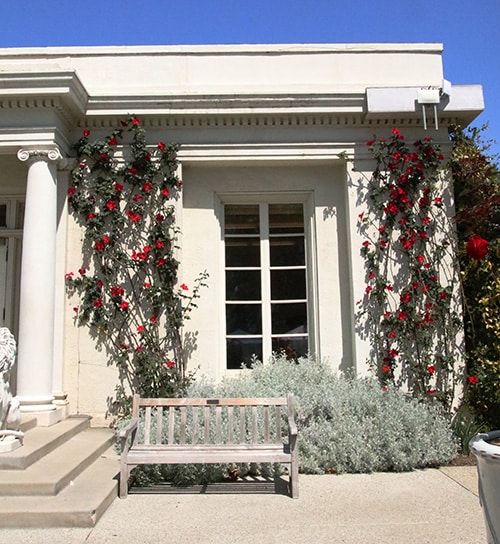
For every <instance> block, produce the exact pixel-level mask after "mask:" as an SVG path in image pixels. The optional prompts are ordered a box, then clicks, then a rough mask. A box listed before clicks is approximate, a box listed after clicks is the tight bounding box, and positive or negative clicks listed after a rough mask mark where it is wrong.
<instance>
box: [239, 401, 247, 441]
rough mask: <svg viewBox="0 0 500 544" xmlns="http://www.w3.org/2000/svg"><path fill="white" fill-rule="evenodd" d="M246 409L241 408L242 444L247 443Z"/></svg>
mask: <svg viewBox="0 0 500 544" xmlns="http://www.w3.org/2000/svg"><path fill="white" fill-rule="evenodd" d="M245 429H246V407H245V406H240V444H241V443H242V442H244V441H245V434H246V433H245Z"/></svg>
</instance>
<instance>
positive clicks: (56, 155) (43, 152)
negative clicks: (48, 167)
mask: <svg viewBox="0 0 500 544" xmlns="http://www.w3.org/2000/svg"><path fill="white" fill-rule="evenodd" d="M17 158H18V159H19V160H20V161H22V162H26V161H28V162H36V161H45V162H55V163H56V164H57V166H58V167H60V168H64V167H65V166H66V162H67V161H66V159H65V158H64V157H63V156H62V154H61V151H60V150H59V148H58V147H54V148H50V149H36V148H35V149H29V148H23V149H20V150H19V151H18V152H17Z"/></svg>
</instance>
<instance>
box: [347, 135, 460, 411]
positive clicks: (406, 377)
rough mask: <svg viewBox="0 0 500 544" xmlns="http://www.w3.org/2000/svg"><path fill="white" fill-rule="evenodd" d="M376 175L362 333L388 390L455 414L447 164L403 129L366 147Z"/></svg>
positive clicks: (363, 223) (363, 220) (368, 198)
mask: <svg viewBox="0 0 500 544" xmlns="http://www.w3.org/2000/svg"><path fill="white" fill-rule="evenodd" d="M367 145H368V146H369V149H370V151H371V153H372V155H373V157H374V159H375V161H376V167H375V169H374V171H373V173H372V175H371V178H370V179H369V180H367V183H362V187H364V188H365V191H364V193H363V194H362V195H360V198H362V199H363V200H364V201H365V202H366V203H367V211H366V212H364V213H362V214H360V216H359V222H358V226H359V230H360V232H361V233H362V234H363V236H364V237H365V239H364V242H363V244H362V247H361V254H362V255H363V257H364V259H365V268H366V287H365V292H364V294H363V298H362V299H361V300H359V301H358V304H359V311H358V315H357V317H358V329H359V331H360V333H361V334H364V335H365V337H366V338H368V339H369V340H370V344H371V346H372V353H371V355H372V359H371V363H372V365H373V369H374V371H375V374H376V375H377V376H378V378H379V380H380V381H381V383H382V384H383V385H388V384H393V385H397V386H402V385H403V386H405V387H406V389H407V390H409V391H411V392H412V393H413V395H414V396H416V397H419V398H428V399H437V400H439V401H440V402H441V403H442V404H443V405H444V406H445V407H446V408H448V409H449V408H450V406H451V403H452V401H453V397H454V394H455V385H456V380H457V376H456V363H457V359H458V358H459V353H460V351H459V346H458V342H457V338H459V336H458V332H459V331H460V328H461V319H460V316H459V315H458V313H457V312H456V310H455V308H456V307H457V305H458V301H457V292H458V286H459V277H458V266H457V262H456V257H455V254H456V248H455V244H454V242H453V236H451V235H452V233H453V228H452V226H451V224H450V222H449V219H448V217H447V212H446V209H445V205H444V202H445V195H444V194H443V191H442V185H443V171H442V163H443V160H444V156H443V155H442V154H441V152H440V150H439V147H438V146H437V145H436V144H434V143H433V142H432V140H431V139H430V138H424V139H423V140H419V141H417V142H414V143H412V144H409V143H407V142H406V141H405V138H404V136H403V135H402V134H401V132H400V131H399V130H398V129H396V128H395V129H393V131H392V135H391V137H390V138H387V139H385V138H380V139H378V140H371V141H369V142H368V143H367Z"/></svg>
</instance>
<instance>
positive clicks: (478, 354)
mask: <svg viewBox="0 0 500 544" xmlns="http://www.w3.org/2000/svg"><path fill="white" fill-rule="evenodd" d="M484 128H485V127H483V129H477V128H474V129H470V130H469V131H468V132H464V131H462V130H460V129H456V130H455V131H454V132H453V134H452V141H453V153H452V157H451V160H450V165H451V168H452V172H453V180H454V187H455V206H456V210H457V215H456V223H457V230H458V236H459V241H460V245H459V258H460V265H461V274H462V285H463V292H464V309H465V332H466V358H467V371H468V378H467V383H466V392H465V401H466V403H467V404H468V405H469V406H470V407H471V409H472V410H473V413H474V414H475V416H476V417H477V418H479V420H480V421H481V422H482V423H483V424H484V425H486V427H488V428H490V429H492V428H493V429H498V428H500V277H499V275H498V271H499V267H500V173H499V169H498V166H497V165H496V164H495V159H494V158H493V157H489V156H488V154H487V151H488V143H487V142H486V143H485V142H484V141H483V139H482V132H483V130H484ZM472 237H481V238H482V239H483V243H485V247H487V251H486V252H485V254H484V256H481V255H479V256H478V255H475V254H474V253H472V252H471V250H470V247H469V244H470V240H471V238H472ZM486 243H487V245H486Z"/></svg>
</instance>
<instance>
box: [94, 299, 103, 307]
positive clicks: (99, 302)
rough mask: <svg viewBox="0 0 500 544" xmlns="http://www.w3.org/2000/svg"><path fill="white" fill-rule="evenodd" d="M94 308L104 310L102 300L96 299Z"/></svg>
mask: <svg viewBox="0 0 500 544" xmlns="http://www.w3.org/2000/svg"><path fill="white" fill-rule="evenodd" d="M94 308H102V298H96V299H95V300H94Z"/></svg>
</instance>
